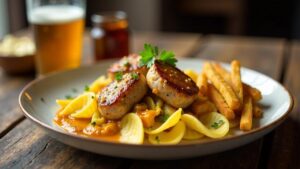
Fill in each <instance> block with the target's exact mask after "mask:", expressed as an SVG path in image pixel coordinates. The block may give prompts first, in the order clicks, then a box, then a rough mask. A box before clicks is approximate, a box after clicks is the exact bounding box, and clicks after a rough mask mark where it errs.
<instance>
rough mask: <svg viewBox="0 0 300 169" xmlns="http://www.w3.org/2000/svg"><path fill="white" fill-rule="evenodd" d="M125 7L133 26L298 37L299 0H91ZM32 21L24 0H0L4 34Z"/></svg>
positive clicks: (96, 8)
mask: <svg viewBox="0 0 300 169" xmlns="http://www.w3.org/2000/svg"><path fill="white" fill-rule="evenodd" d="M107 10H123V11H125V12H126V13H127V14H128V20H129V25H130V30H132V31H136V30H137V31H138V30H141V31H143V30H147V31H172V32H197V33H202V34H229V35H248V36H266V37H283V38H288V39H296V38H300V1H296V0H264V1H261V0H147V1H146V0H126V1H125V0H123V1H120V0H87V14H86V26H87V27H91V21H90V17H91V15H92V14H94V13H97V12H100V11H107ZM26 27H28V22H27V19H26V6H25V0H0V38H1V37H3V35H5V34H7V33H14V32H16V31H18V30H20V29H24V28H26Z"/></svg>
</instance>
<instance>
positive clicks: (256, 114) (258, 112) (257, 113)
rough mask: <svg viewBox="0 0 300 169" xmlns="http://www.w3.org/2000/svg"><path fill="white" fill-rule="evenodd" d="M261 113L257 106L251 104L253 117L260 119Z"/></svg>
mask: <svg viewBox="0 0 300 169" xmlns="http://www.w3.org/2000/svg"><path fill="white" fill-rule="evenodd" d="M262 113H263V111H262V109H261V108H260V107H259V106H258V105H257V104H253V117H255V118H261V117H262Z"/></svg>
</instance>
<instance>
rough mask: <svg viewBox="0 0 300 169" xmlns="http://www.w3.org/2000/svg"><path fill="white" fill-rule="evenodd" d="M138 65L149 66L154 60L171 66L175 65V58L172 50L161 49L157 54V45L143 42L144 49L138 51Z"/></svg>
mask: <svg viewBox="0 0 300 169" xmlns="http://www.w3.org/2000/svg"><path fill="white" fill-rule="evenodd" d="M140 55H141V58H140V65H141V66H144V65H146V66H147V67H148V68H149V67H151V66H152V65H153V63H154V61H155V60H159V61H162V62H164V63H166V64H169V65H171V66H176V62H177V59H176V58H175V55H174V53H173V52H172V51H166V50H163V51H162V52H161V53H160V55H159V50H158V47H157V46H152V45H151V44H144V50H143V51H142V52H141V53H140Z"/></svg>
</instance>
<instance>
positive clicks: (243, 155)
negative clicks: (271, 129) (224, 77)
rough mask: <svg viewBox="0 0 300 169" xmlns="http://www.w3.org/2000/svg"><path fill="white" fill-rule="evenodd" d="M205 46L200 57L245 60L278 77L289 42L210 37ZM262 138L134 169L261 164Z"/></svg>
mask: <svg viewBox="0 0 300 169" xmlns="http://www.w3.org/2000/svg"><path fill="white" fill-rule="evenodd" d="M202 43H203V44H204V46H202V49H201V50H200V52H199V54H198V55H197V57H200V58H205V59H213V60H218V61H224V62H230V61H231V60H232V59H238V60H240V61H241V64H242V66H245V67H249V68H252V69H254V70H257V71H259V72H262V73H264V74H266V75H269V76H271V77H273V78H274V79H276V80H279V78H280V71H281V68H282V67H281V66H282V65H281V63H282V59H283V53H284V46H285V42H284V40H282V39H264V38H246V37H245V38H243V37H231V36H230V37H226V36H209V37H207V38H206V39H205V40H202ZM262 143H263V142H262V139H260V140H257V141H255V142H252V143H250V144H247V145H245V146H243V147H240V148H236V149H234V150H230V151H226V152H222V153H218V154H215V155H210V156H204V157H198V158H193V159H186V160H175V161H174V160H173V161H165V162H163V163H160V162H158V161H156V162H153V161H140V160H137V161H134V162H133V165H132V167H131V168H133V169H135V168H170V169H171V168H226V169H228V168H233V169H236V168H244V169H255V168H258V167H259V161H260V154H261V147H262Z"/></svg>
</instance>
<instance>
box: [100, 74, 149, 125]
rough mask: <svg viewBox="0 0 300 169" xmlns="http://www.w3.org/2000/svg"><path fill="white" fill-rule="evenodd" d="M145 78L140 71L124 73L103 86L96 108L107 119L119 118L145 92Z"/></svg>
mask: <svg viewBox="0 0 300 169" xmlns="http://www.w3.org/2000/svg"><path fill="white" fill-rule="evenodd" d="M147 89H148V87H147V82H146V78H145V76H144V75H143V74H141V73H126V74H124V75H123V77H122V79H121V80H119V81H117V80H115V81H113V82H112V83H111V84H109V85H108V86H107V87H105V88H104V89H103V90H102V91H101V93H100V94H99V98H98V109H99V111H100V113H101V114H102V116H104V117H105V118H107V119H111V120H114V119H119V118H121V117H122V116H123V115H124V114H126V113H127V112H128V111H129V110H130V109H131V108H132V106H133V105H134V104H136V103H138V102H139V101H140V100H141V99H142V98H143V97H144V96H145V94H146V93H147Z"/></svg>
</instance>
